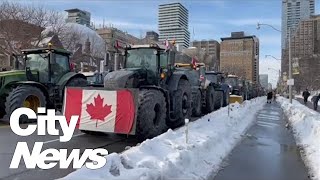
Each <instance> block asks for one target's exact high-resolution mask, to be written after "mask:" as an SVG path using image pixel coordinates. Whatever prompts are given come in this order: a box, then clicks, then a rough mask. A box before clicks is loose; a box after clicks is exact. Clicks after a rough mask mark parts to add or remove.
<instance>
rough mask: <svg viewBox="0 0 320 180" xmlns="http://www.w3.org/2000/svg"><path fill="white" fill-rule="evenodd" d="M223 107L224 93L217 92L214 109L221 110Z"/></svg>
mask: <svg viewBox="0 0 320 180" xmlns="http://www.w3.org/2000/svg"><path fill="white" fill-rule="evenodd" d="M222 106H223V92H222V91H216V102H215V105H214V109H220V108H221V107H222Z"/></svg>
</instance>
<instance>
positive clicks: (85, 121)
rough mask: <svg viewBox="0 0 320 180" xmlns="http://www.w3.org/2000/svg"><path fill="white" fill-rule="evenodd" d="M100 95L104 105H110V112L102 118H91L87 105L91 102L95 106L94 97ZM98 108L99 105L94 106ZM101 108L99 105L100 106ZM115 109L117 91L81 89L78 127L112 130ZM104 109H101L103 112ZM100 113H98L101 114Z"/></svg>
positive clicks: (92, 129) (82, 128) (104, 130)
mask: <svg viewBox="0 0 320 180" xmlns="http://www.w3.org/2000/svg"><path fill="white" fill-rule="evenodd" d="M98 95H100V97H101V99H103V102H102V103H103V104H102V106H104V105H106V104H107V105H108V106H110V105H111V113H110V114H109V115H107V116H106V117H105V118H104V119H103V120H99V119H92V115H90V114H89V113H88V112H87V105H90V104H91V103H92V104H93V105H94V106H96V103H95V98H97V97H98ZM95 108H99V107H95ZM100 108H101V107H100ZM116 111H117V92H116V91H100V90H95V91H92V90H89V91H87V90H83V96H82V109H81V120H80V125H79V129H81V130H91V131H102V132H114V127H115V119H116V114H117V113H116ZM104 112H106V111H103V113H104ZM103 113H100V114H103Z"/></svg>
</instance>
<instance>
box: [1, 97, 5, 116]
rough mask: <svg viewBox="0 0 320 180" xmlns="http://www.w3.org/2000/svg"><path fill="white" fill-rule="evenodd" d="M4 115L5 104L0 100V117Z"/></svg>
mask: <svg viewBox="0 0 320 180" xmlns="http://www.w3.org/2000/svg"><path fill="white" fill-rule="evenodd" d="M0 99H6V97H5V96H4V97H0ZM5 115H6V106H5V103H4V101H3V102H0V119H1V118H3V117H4V116H5Z"/></svg>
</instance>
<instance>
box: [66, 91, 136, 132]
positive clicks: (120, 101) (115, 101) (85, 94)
mask: <svg viewBox="0 0 320 180" xmlns="http://www.w3.org/2000/svg"><path fill="white" fill-rule="evenodd" d="M64 101H65V102H64V105H65V107H64V115H65V116H66V118H67V120H70V117H71V116H72V115H79V119H78V123H77V127H78V128H79V129H80V130H88V131H100V132H114V133H120V134H129V133H130V131H131V129H132V127H133V122H134V118H135V104H134V98H133V95H132V93H131V92H130V91H129V90H118V91H106V90H90V89H88V90H87V89H80V88H67V89H66V91H65V100H64Z"/></svg>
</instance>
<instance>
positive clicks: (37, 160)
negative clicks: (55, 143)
mask: <svg viewBox="0 0 320 180" xmlns="http://www.w3.org/2000/svg"><path fill="white" fill-rule="evenodd" d="M45 113H46V108H42V107H41V108H38V114H36V113H35V112H34V111H33V110H32V109H29V108H19V109H16V110H15V111H14V112H13V113H12V114H11V116H10V127H11V129H12V131H13V132H14V133H15V134H17V135H19V136H30V135H31V134H33V133H35V132H36V131H37V132H36V133H37V135H38V136H44V135H46V131H47V133H48V134H49V135H53V136H60V135H59V130H58V129H56V121H58V122H59V124H60V126H61V130H62V133H63V135H61V136H60V137H59V141H60V142H68V141H70V139H71V138H72V135H73V133H74V130H75V128H76V125H77V121H78V118H79V116H71V118H70V123H69V125H68V123H67V120H66V117H65V116H62V115H56V114H55V110H54V109H48V110H47V114H46V115H43V114H45ZM40 114H41V115H40ZM22 115H26V116H27V117H28V118H29V119H37V124H29V125H28V126H27V128H25V129H22V128H21V127H20V125H19V118H20V116H22ZM43 144H44V143H43V142H35V143H34V146H33V149H32V151H29V148H28V145H27V142H18V144H17V146H16V149H15V152H14V155H13V157H12V161H11V164H10V168H11V169H17V168H18V166H19V164H20V161H21V160H22V159H23V160H24V162H25V165H26V168H27V169H35V168H36V167H38V168H40V169H51V168H53V167H55V166H56V165H57V164H58V163H59V167H60V168H61V169H66V168H68V167H69V165H70V164H71V162H72V161H73V166H72V167H73V168H74V169H79V168H81V167H82V166H83V165H84V164H85V166H86V167H87V168H88V169H99V168H101V167H103V166H104V165H105V164H106V162H107V160H106V158H105V157H104V156H106V155H108V151H107V150H106V149H102V148H101V149H86V150H85V151H84V152H83V154H82V155H81V156H80V149H73V150H72V151H71V153H70V155H69V157H68V152H67V149H53V148H51V149H46V150H44V151H42V152H41V150H42V146H43ZM87 159H90V160H91V162H90V161H89V162H86V161H87Z"/></svg>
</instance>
